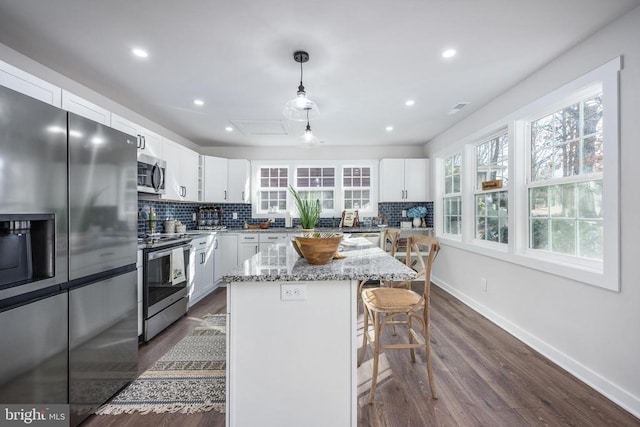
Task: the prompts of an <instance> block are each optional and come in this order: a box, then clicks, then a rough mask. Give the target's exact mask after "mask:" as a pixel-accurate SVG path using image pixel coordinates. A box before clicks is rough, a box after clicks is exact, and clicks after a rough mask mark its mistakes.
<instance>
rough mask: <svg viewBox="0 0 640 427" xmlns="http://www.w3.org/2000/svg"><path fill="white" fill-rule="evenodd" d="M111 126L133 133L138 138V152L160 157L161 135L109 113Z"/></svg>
mask: <svg viewBox="0 0 640 427" xmlns="http://www.w3.org/2000/svg"><path fill="white" fill-rule="evenodd" d="M111 127H112V128H114V129H118V130H119V131H122V132H125V133H128V134H129V135H134V136H136V137H137V138H138V154H146V155H148V156H151V157H155V158H158V159H160V158H162V137H161V136H160V135H158V134H157V133H154V132H151V131H150V130H148V129H145V128H143V127H142V126H140V125H138V124H136V123H134V122H132V121H130V120H127V119H125V118H124V117H120V116H118V115H117V114H111Z"/></svg>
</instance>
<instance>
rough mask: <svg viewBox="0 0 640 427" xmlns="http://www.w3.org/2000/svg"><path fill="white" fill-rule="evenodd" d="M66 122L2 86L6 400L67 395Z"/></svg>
mask: <svg viewBox="0 0 640 427" xmlns="http://www.w3.org/2000/svg"><path fill="white" fill-rule="evenodd" d="M66 129H67V113H66V112H65V111H63V110H60V109H58V108H55V107H52V106H50V105H47V104H45V103H43V102H40V101H37V100H34V99H32V98H29V97H26V96H24V95H22V94H20V93H17V92H14V91H12V90H9V89H6V88H4V87H3V86H0V330H1V331H2V332H1V333H0V354H1V355H2V356H1V360H2V363H0V403H16V404H21V403H24V404H28V403H52V404H64V403H67V393H68V391H67V357H68V355H67V295H66V292H63V291H62V290H61V288H62V284H64V283H65V282H67V280H68V274H67V264H68V258H67V241H68V239H67V224H68V221H67V220H68V218H67V136H66Z"/></svg>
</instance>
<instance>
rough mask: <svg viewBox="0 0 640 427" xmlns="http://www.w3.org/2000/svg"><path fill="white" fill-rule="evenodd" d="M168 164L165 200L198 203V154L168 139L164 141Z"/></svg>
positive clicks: (163, 148)
mask: <svg viewBox="0 0 640 427" xmlns="http://www.w3.org/2000/svg"><path fill="white" fill-rule="evenodd" d="M162 157H163V159H164V160H165V161H166V162H167V169H166V171H165V175H164V181H165V189H166V193H165V194H164V195H163V196H162V198H163V199H169V200H187V201H191V202H197V201H198V153H196V152H195V151H193V150H190V149H188V148H187V147H184V146H182V145H180V144H177V143H175V142H173V141H170V140H168V139H164V140H163V141H162Z"/></svg>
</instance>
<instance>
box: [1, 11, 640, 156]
mask: <svg viewBox="0 0 640 427" xmlns="http://www.w3.org/2000/svg"><path fill="white" fill-rule="evenodd" d="M638 4H640V0H606V1H603V0H535V1H528V2H524V1H517V0H395V1H392V0H340V1H338V0H324V1H308V0H297V1H291V0H290V1H286V0H254V1H249V0H182V1H175V0H109V1H106V0H105V1H87V0H55V1H50V0H49V1H42V0H0V42H2V43H4V44H5V45H7V46H9V47H11V48H13V49H15V50H17V51H19V52H22V53H23V54H25V55H27V56H29V57H31V58H33V59H35V60H36V61H38V62H40V63H42V64H44V65H46V66H48V67H50V68H52V69H54V70H56V71H58V72H60V73H62V74H64V75H66V76H68V77H70V78H72V79H74V80H76V81H78V82H80V83H82V84H84V85H86V86H88V87H90V88H92V89H94V90H96V91H97V92H99V93H102V94H103V95H106V96H108V97H109V98H111V99H113V100H114V101H116V102H118V103H120V104H122V105H124V106H126V107H128V108H130V109H132V110H134V111H136V112H138V113H140V114H141V115H143V116H145V117H147V118H149V119H151V120H153V121H155V122H157V123H158V124H160V125H162V126H164V127H165V128H167V129H170V130H172V131H174V132H175V133H177V134H179V135H182V136H184V137H185V138H187V139H189V140H191V141H193V142H195V143H196V144H198V145H200V146H203V147H207V146H261V147H265V146H296V145H300V143H301V138H300V135H301V134H302V133H303V130H304V126H305V124H304V123H300V122H289V121H287V120H285V119H284V118H283V116H282V109H283V106H284V104H285V103H286V101H288V100H289V99H291V98H293V97H294V96H295V93H296V89H297V86H298V83H299V72H300V68H299V65H298V64H297V63H296V62H295V61H294V60H293V52H294V51H295V50H300V49H302V50H306V51H308V52H309V54H310V61H309V62H308V63H306V64H305V65H304V85H305V87H306V89H307V93H308V96H309V98H310V99H312V100H313V101H315V102H316V103H317V104H318V106H319V108H320V116H319V117H318V119H316V120H315V121H312V123H311V126H312V128H313V130H314V133H315V134H316V135H317V136H318V137H319V138H320V139H321V140H323V141H324V143H325V147H328V146H336V147H340V146H374V145H378V146H389V145H422V144H424V143H425V142H427V141H428V140H430V139H431V138H433V137H434V136H436V135H437V134H439V133H440V132H442V131H443V130H445V129H447V128H448V127H450V126H452V125H453V124H454V123H456V122H457V121H459V120H462V119H464V118H465V117H466V116H467V115H469V114H470V113H471V112H473V111H474V110H475V109H477V108H479V107H481V106H482V105H484V104H486V103H487V102H488V101H490V100H491V99H493V98H495V97H496V96H498V95H499V94H500V93H502V92H504V91H505V90H507V89H509V88H510V87H511V86H513V85H514V84H516V83H517V82H519V81H521V80H522V79H523V78H525V77H526V76H528V75H529V74H531V73H532V72H534V71H535V70H537V69H538V68H540V67H541V66H543V65H544V64H546V63H547V62H549V61H550V60H552V59H553V58H554V57H556V56H558V55H559V54H561V53H562V52H563V51H565V50H567V49H568V48H570V47H571V46H573V45H575V44H576V43H577V42H579V41H580V40H582V39H584V38H585V37H587V36H588V35H590V34H592V33H593V32H595V31H596V30H598V29H599V28H601V27H602V26H604V25H605V24H607V23H609V22H610V21H612V20H613V19H615V18H617V17H618V16H620V15H622V14H624V13H626V12H627V11H629V10H631V9H632V8H634V7H635V6H637V5H638ZM133 46H140V47H144V48H145V49H147V50H148V51H149V57H148V58H147V59H146V60H141V59H139V58H134V57H132V56H131V54H130V49H131V48H132V47H133ZM450 47H453V48H456V49H457V51H458V55H457V56H456V57H454V58H452V59H448V60H445V59H443V58H442V57H441V56H440V54H441V52H442V51H443V50H444V49H445V48H450ZM194 98H200V99H203V100H204V101H205V105H204V106H203V107H196V106H195V105H194V104H193V99H194ZM407 99H414V100H415V105H414V106H413V107H406V106H405V105H404V102H405V101H406V100H407ZM461 101H464V102H470V104H469V105H468V106H467V107H466V108H465V109H464V110H462V112H460V113H458V114H456V115H449V114H447V113H448V111H449V110H451V108H452V107H453V106H455V105H456V104H457V103H459V102H461ZM255 122H266V125H268V127H269V128H270V129H284V130H285V131H284V132H270V133H274V134H260V135H251V134H243V133H242V131H241V129H244V130H245V132H247V133H249V132H248V131H247V129H256V128H259V127H260V126H257V125H258V124H259V123H255ZM279 122H281V124H280V123H279ZM234 123H235V124H237V125H239V126H238V127H236V129H235V130H234V131H233V132H227V131H225V127H227V126H233V124H234ZM388 125H391V126H393V127H394V130H393V131H392V132H387V131H385V127H386V126H388ZM283 133H284V134H283Z"/></svg>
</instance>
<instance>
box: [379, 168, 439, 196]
mask: <svg viewBox="0 0 640 427" xmlns="http://www.w3.org/2000/svg"><path fill="white" fill-rule="evenodd" d="M428 176H429V159H382V160H380V200H379V201H380V202H423V201H426V200H429V185H428V183H427V177H428Z"/></svg>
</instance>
